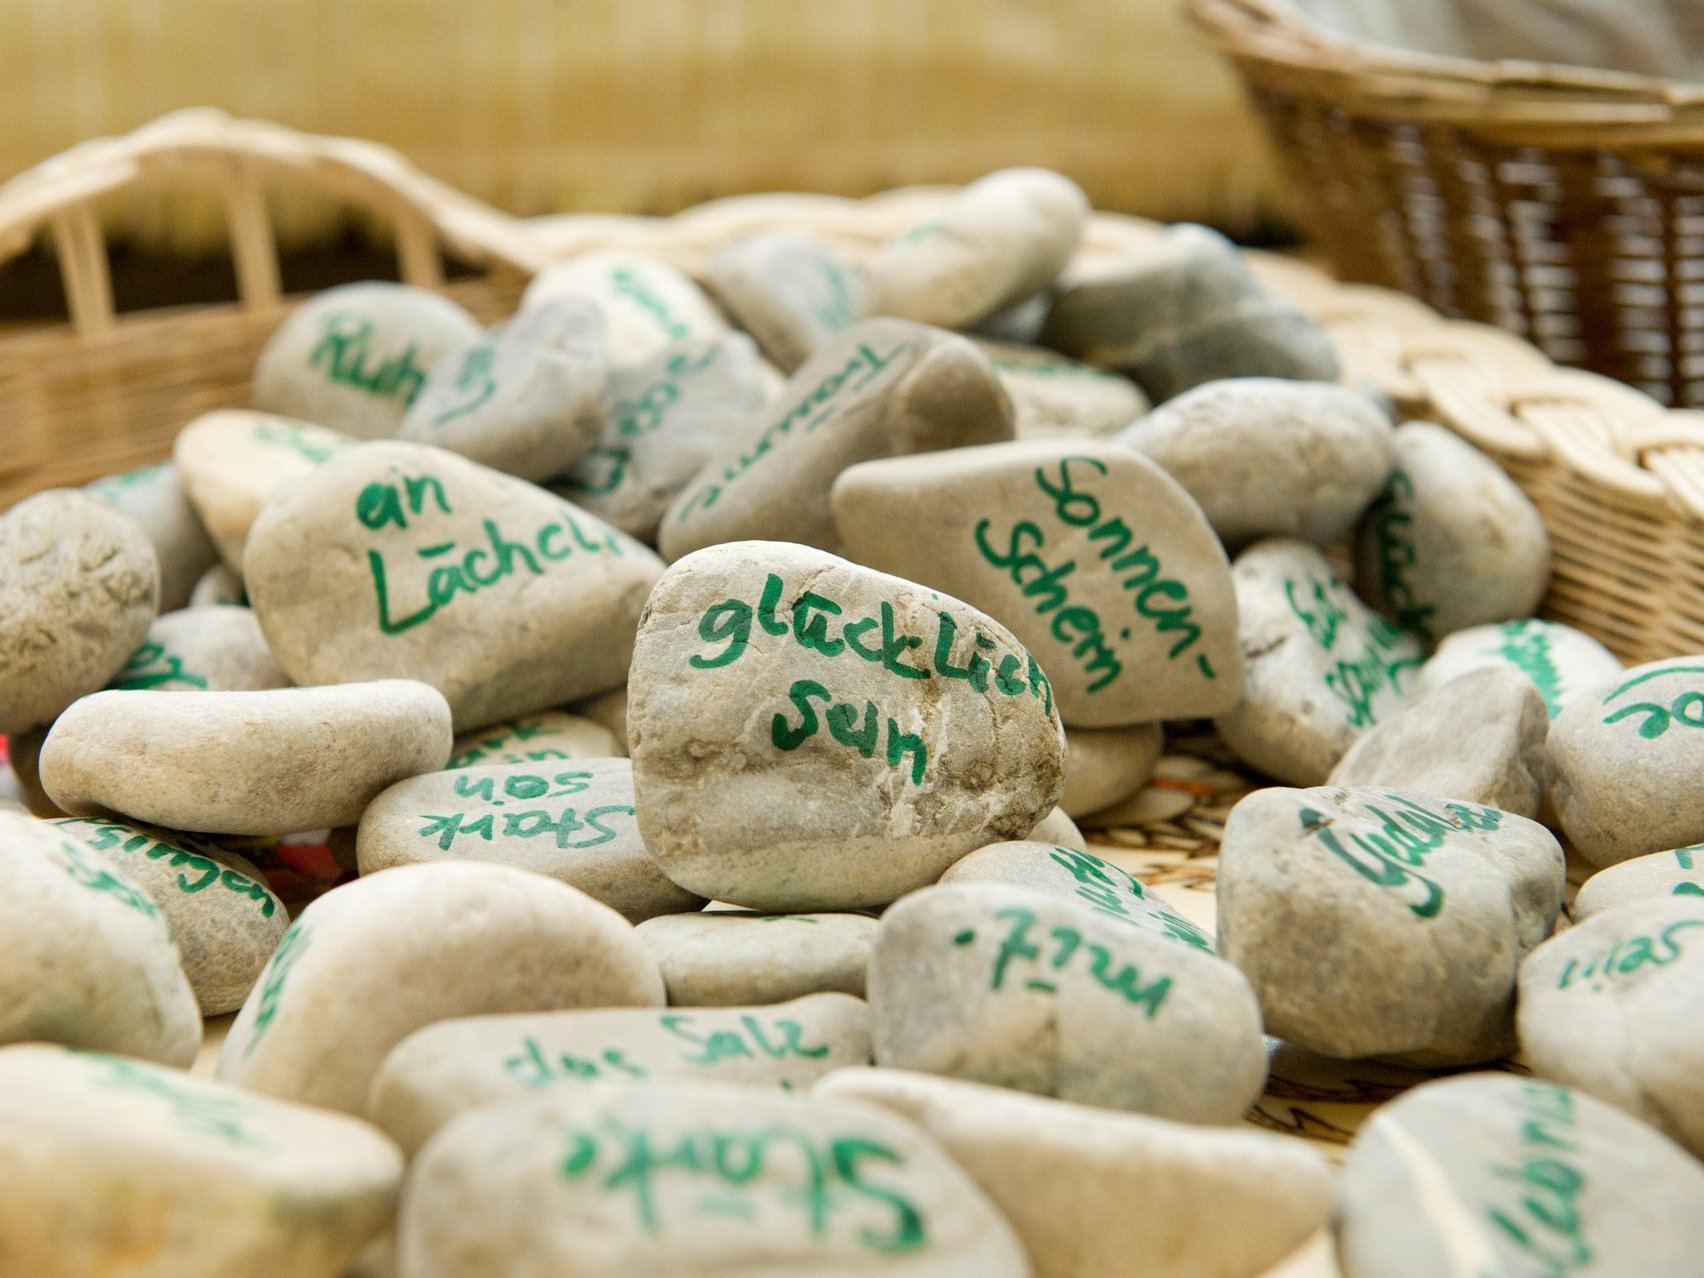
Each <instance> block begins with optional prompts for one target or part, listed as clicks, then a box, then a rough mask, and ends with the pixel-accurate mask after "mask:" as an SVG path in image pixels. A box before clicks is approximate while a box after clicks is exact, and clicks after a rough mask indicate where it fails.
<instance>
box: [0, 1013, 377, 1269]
mask: <svg viewBox="0 0 1704 1278" xmlns="http://www.w3.org/2000/svg"><path fill="white" fill-rule="evenodd" d="M0 1127H3V1128H4V1129H5V1132H6V1150H5V1154H4V1157H3V1158H0V1188H3V1190H4V1202H5V1206H4V1208H3V1209H0V1234H3V1235H4V1237H5V1242H4V1244H0V1260H3V1261H4V1263H5V1266H6V1270H7V1272H8V1273H12V1274H18V1275H24V1274H28V1275H29V1276H30V1278H88V1276H89V1275H93V1274H114V1275H116V1274H121V1273H122V1274H126V1275H135V1276H136V1278H144V1276H146V1278H166V1276H167V1275H170V1278H234V1275H237V1274H252V1275H261V1274H265V1275H267V1278H334V1276H335V1275H336V1274H338V1273H340V1272H341V1271H342V1270H343V1267H344V1265H346V1264H347V1263H349V1262H350V1261H353V1260H354V1259H355V1258H356V1256H358V1255H359V1254H360V1252H361V1250H362V1248H363V1247H365V1246H366V1245H367V1243H368V1241H369V1240H370V1239H372V1238H374V1237H376V1236H377V1235H378V1234H379V1233H380V1232H381V1231H382V1230H383V1229H384V1228H385V1225H386V1224H387V1222H388V1221H389V1220H390V1217H391V1214H392V1212H393V1210H394V1209H395V1204H396V1200H397V1195H398V1190H399V1188H400V1184H401V1181H402V1172H403V1161H402V1155H401V1154H400V1153H399V1152H398V1150H397V1148H396V1146H395V1145H393V1144H392V1143H391V1142H390V1141H388V1140H386V1139H385V1138H384V1137H383V1136H382V1135H381V1134H380V1133H378V1132H377V1131H375V1130H374V1129H373V1128H371V1127H369V1126H368V1125H367V1124H366V1123H362V1122H358V1121H356V1120H354V1119H351V1118H346V1117H344V1116H343V1115H341V1114H326V1113H322V1112H319V1111H317V1110H312V1109H307V1108H305V1107H303V1106H300V1105H288V1104H284V1103H282V1102H279V1101H274V1100H267V1099H265V1098H263V1097H259V1096H252V1095H248V1094H245V1093H243V1092H240V1091H238V1090H236V1089H235V1088H232V1087H224V1086H221V1085H220V1084H218V1083H212V1082H207V1081H205V1080H203V1079H199V1078H191V1077H189V1076H188V1075H187V1074H183V1073H180V1072H179V1071H177V1070H173V1069H161V1068H159V1067H157V1066H154V1065H148V1064H144V1063H143V1062H141V1061H133V1060H125V1059H122V1058H120V1057H116V1056H100V1055H93V1054H89V1053H84V1052H70V1051H66V1050H64V1049H63V1048H58V1047H47V1046H43V1045H40V1044H33V1045H29V1046H22V1047H8V1048H6V1049H4V1050H3V1051H0Z"/></svg>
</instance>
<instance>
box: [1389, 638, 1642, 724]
mask: <svg viewBox="0 0 1704 1278" xmlns="http://www.w3.org/2000/svg"><path fill="white" fill-rule="evenodd" d="M1484 666H1505V667H1507V668H1509V669H1512V670H1518V671H1520V672H1521V673H1522V674H1524V675H1525V676H1526V677H1527V678H1528V679H1531V680H1532V682H1533V684H1534V685H1535V686H1536V687H1537V688H1538V694H1539V696H1541V697H1543V698H1544V709H1545V712H1546V713H1547V714H1549V716H1550V717H1551V718H1552V719H1554V718H1555V717H1556V716H1557V715H1559V714H1561V713H1562V711H1563V710H1565V709H1567V707H1568V706H1569V705H1570V704H1571V703H1572V702H1573V701H1574V699H1575V698H1576V697H1578V696H1579V695H1580V693H1581V692H1583V691H1585V690H1586V689H1587V688H1590V687H1593V686H1595V685H1597V684H1600V683H1603V682H1605V681H1606V680H1610V679H1615V678H1617V677H1619V676H1620V674H1621V671H1622V665H1621V659H1620V658H1619V657H1617V656H1616V655H1615V654H1614V653H1613V652H1611V651H1610V650H1609V649H1608V648H1606V647H1604V646H1603V645H1602V644H1601V643H1599V642H1598V641H1597V640H1596V639H1593V638H1592V637H1591V636H1590V635H1588V634H1586V633H1585V632H1584V631H1581V630H1575V629H1574V628H1573V627H1572V626H1564V625H1561V624H1560V623H1558V622H1554V621H1542V620H1540V619H1539V618H1537V617H1528V618H1525V619H1523V620H1518V621H1505V622H1501V623H1500V624H1498V625H1494V626H1469V627H1468V628H1467V629H1466V630H1458V631H1456V632H1455V633H1454V634H1452V635H1449V636H1448V637H1446V638H1445V639H1444V641H1443V642H1442V643H1440V644H1439V645H1438V647H1437V650H1436V651H1434V652H1433V653H1432V655H1431V657H1429V658H1428V659H1427V661H1426V664H1425V665H1423V666H1421V667H1420V674H1419V676H1418V677H1417V678H1416V679H1415V681H1414V691H1415V692H1416V693H1422V692H1426V691H1428V690H1430V689H1432V688H1435V687H1437V686H1438V685H1439V684H1443V683H1448V682H1449V681H1450V680H1451V679H1454V678H1455V677H1456V676H1457V675H1461V674H1466V673H1467V672H1468V671H1469V670H1477V669H1480V668H1481V667H1484Z"/></svg>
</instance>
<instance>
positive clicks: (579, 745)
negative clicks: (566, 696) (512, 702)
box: [444, 710, 625, 768]
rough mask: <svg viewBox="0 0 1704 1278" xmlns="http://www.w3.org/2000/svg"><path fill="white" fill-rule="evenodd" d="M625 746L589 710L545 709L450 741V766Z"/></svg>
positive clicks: (541, 759)
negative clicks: (574, 711) (574, 712)
mask: <svg viewBox="0 0 1704 1278" xmlns="http://www.w3.org/2000/svg"><path fill="white" fill-rule="evenodd" d="M624 749H625V747H623V746H622V744H621V742H620V740H619V739H618V738H617V737H616V735H615V733H614V732H612V731H610V729H608V728H606V727H605V726H604V725H603V724H601V723H598V722H597V721H596V720H594V719H590V718H588V717H586V716H585V715H579V714H569V713H568V712H566V711H564V710H541V711H539V712H538V713H537V714H528V715H522V716H521V717H519V718H517V719H502V720H499V721H498V722H496V723H493V724H489V725H487V726H486V727H483V728H479V729H477V730H475V731H473V732H464V733H462V734H461V735H460V736H459V737H457V738H456V739H455V741H454V742H453V743H452V744H451V746H450V761H449V763H447V764H445V765H444V766H445V767H448V768H474V767H488V766H490V765H492V764H496V763H542V764H545V765H547V766H548V765H550V764H552V763H558V762H562V761H565V760H568V759H611V758H615V757H617V756H618V755H620V754H622V753H623V750H624Z"/></svg>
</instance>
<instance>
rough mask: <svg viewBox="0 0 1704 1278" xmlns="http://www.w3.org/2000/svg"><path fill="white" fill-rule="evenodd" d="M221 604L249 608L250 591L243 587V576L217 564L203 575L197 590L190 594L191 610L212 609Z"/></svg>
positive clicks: (196, 586) (197, 583)
mask: <svg viewBox="0 0 1704 1278" xmlns="http://www.w3.org/2000/svg"><path fill="white" fill-rule="evenodd" d="M219 604H227V605H230V606H231V607H236V608H247V607H248V591H247V589H245V588H244V586H243V577H242V574H241V573H239V572H233V571H232V570H231V569H230V568H229V567H227V566H226V565H225V564H224V563H216V564H214V565H213V566H212V567H211V568H209V569H208V570H207V571H206V572H204V573H202V574H201V580H199V581H197V582H196V583H195V589H194V590H192V591H190V592H189V606H190V607H191V608H212V607H215V606H216V605H219Z"/></svg>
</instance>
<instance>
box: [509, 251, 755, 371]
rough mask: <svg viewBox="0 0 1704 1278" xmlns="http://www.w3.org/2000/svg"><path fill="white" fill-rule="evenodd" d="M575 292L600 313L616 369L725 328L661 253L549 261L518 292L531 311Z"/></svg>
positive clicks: (603, 254) (597, 253) (621, 253)
mask: <svg viewBox="0 0 1704 1278" xmlns="http://www.w3.org/2000/svg"><path fill="white" fill-rule="evenodd" d="M567 297H572V298H578V299H580V300H583V301H588V302H590V303H591V304H592V305H594V306H596V307H597V308H598V310H599V312H601V313H602V315H603V321H604V332H605V335H606V337H607V340H608V350H609V359H610V363H611V366H612V367H613V368H615V369H621V368H626V367H629V366H631V365H633V364H638V363H641V362H643V361H644V360H647V359H649V358H650V357H651V356H653V355H655V354H656V353H657V352H658V351H660V350H662V349H663V347H665V346H669V345H671V344H673V343H675V342H688V341H692V340H694V339H696V338H705V337H717V336H720V335H721V334H722V333H724V332H726V331H727V329H728V322H727V320H725V319H723V318H722V315H721V312H719V311H718V310H717V309H716V304H715V303H714V302H712V301H711V300H710V299H709V297H707V296H706V295H705V293H704V290H703V289H701V288H699V287H698V285H697V284H695V283H694V282H693V281H692V280H691V278H689V277H688V276H687V275H686V273H685V272H683V271H681V270H680V269H679V268H677V267H674V266H671V265H669V264H668V263H667V262H665V261H663V260H662V259H661V258H656V257H651V256H649V255H647V254H644V253H630V252H627V251H625V250H621V249H594V250H593V251H591V252H589V253H578V254H576V255H575V256H573V257H571V258H568V259H567V260H565V261H562V262H557V263H555V264H554V265H551V266H547V267H546V268H545V269H544V270H542V271H540V272H539V273H538V274H537V275H535V276H534V277H533V280H532V283H530V284H528V285H527V291H526V293H525V295H523V296H522V298H521V310H522V311H523V312H524V311H529V310H532V309H534V308H535V307H539V306H543V305H544V304H545V303H547V302H551V301H555V300H558V299H561V298H567Z"/></svg>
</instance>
